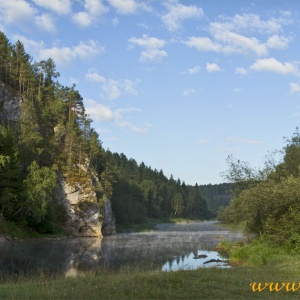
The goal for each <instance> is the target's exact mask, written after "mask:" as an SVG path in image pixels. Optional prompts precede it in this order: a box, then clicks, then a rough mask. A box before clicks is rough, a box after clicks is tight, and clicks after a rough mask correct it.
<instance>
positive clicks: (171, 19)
mask: <svg viewBox="0 0 300 300" xmlns="http://www.w3.org/2000/svg"><path fill="white" fill-rule="evenodd" d="M164 5H165V7H166V8H167V10H168V12H167V13H166V14H165V15H163V16H162V21H163V22H164V23H165V25H166V27H167V29H168V30H169V31H176V30H178V29H180V28H181V25H182V22H183V21H184V20H188V19H198V18H201V17H203V16H204V13H203V10H202V8H199V7H197V6H195V5H190V6H187V5H183V4H181V3H178V2H177V1H169V2H166V3H165V4H164Z"/></svg>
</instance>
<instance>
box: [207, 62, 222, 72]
mask: <svg viewBox="0 0 300 300" xmlns="http://www.w3.org/2000/svg"><path fill="white" fill-rule="evenodd" d="M206 71H207V72H210V73H211V72H219V71H221V68H220V67H219V66H218V64H215V63H207V64H206Z"/></svg>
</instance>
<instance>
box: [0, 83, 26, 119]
mask: <svg viewBox="0 0 300 300" xmlns="http://www.w3.org/2000/svg"><path fill="white" fill-rule="evenodd" d="M21 103H22V99H21V97H20V96H13V95H12V94H10V93H9V92H8V91H7V90H6V88H5V85H4V83H1V82H0V123H2V124H5V123H6V122H9V123H11V124H13V123H15V122H17V121H18V119H19V117H20V106H21Z"/></svg>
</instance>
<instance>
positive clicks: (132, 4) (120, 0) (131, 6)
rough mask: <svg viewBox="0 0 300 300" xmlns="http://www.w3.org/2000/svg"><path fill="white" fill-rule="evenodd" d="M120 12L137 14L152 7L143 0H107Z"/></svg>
mask: <svg viewBox="0 0 300 300" xmlns="http://www.w3.org/2000/svg"><path fill="white" fill-rule="evenodd" d="M107 1H108V3H109V4H110V5H111V6H112V7H114V8H115V9H116V10H117V12H118V13H120V14H124V15H127V14H135V13H137V12H138V11H139V10H146V11H150V10H151V8H150V7H149V6H147V5H146V4H145V3H144V2H142V1H139V2H138V1H136V0H107Z"/></svg>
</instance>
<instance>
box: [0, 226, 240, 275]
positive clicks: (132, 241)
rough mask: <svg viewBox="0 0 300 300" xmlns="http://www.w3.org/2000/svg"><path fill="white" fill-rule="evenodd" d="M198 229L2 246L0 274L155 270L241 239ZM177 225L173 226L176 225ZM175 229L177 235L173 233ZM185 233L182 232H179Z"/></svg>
mask: <svg viewBox="0 0 300 300" xmlns="http://www.w3.org/2000/svg"><path fill="white" fill-rule="evenodd" d="M200 224H202V225H201V227H199V223H198V227H197V226H196V224H192V226H190V225H189V226H184V225H174V226H173V227H172V226H166V227H164V228H162V229H161V230H158V231H155V232H146V233H130V234H119V235H115V236H109V237H104V238H103V239H102V240H100V239H96V238H75V239H74V238H63V239H59V240H45V239H43V240H41V239H36V240H34V239H31V240H25V241H19V242H13V243H6V244H4V245H2V246H1V249H0V273H1V274H5V273H6V274H7V273H8V274H16V275H18V274H20V273H24V274H35V273H37V272H38V271H39V270H42V271H43V272H44V273H51V274H65V275H66V276H76V275H78V274H79V273H82V272H85V271H87V270H95V269H97V268H100V269H101V268H104V269H119V268H126V269H129V270H132V269H133V268H139V269H149V268H150V269H157V270H160V269H161V268H162V266H163V265H164V264H165V262H167V261H169V262H170V263H174V260H175V263H177V264H182V263H183V262H184V260H185V259H186V257H187V256H188V255H189V254H190V253H193V256H196V254H197V253H198V250H211V249H212V248H213V247H215V246H216V245H217V244H218V242H219V240H218V239H216V238H214V237H215V236H222V237H224V238H225V239H227V240H234V239H241V238H242V235H241V234H239V233H230V232H228V231H220V229H219V228H218V227H216V226H213V229H214V231H206V230H201V229H204V228H205V229H209V227H207V226H208V225H209V222H207V223H205V222H201V223H200ZM178 226H179V227H178ZM174 229H180V231H173V230H174ZM183 229H186V230H183Z"/></svg>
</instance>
